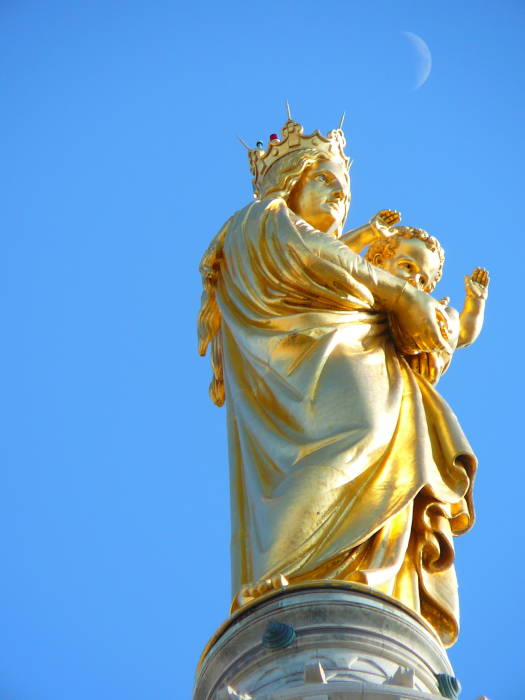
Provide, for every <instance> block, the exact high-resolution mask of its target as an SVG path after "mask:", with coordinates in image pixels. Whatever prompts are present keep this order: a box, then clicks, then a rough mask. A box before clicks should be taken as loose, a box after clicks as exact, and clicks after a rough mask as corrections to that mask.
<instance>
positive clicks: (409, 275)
mask: <svg viewBox="0 0 525 700" xmlns="http://www.w3.org/2000/svg"><path fill="white" fill-rule="evenodd" d="M378 258H380V259H378V260H377V262H376V261H374V263H375V264H376V265H377V267H381V268H382V269H383V270H386V271H387V272H390V273H391V274H392V275H395V276H396V277H400V278H401V279H404V280H407V281H408V282H410V284H412V285H413V286H414V287H415V288H416V289H419V290H420V291H422V292H426V291H428V290H429V289H430V287H431V285H432V283H433V281H434V279H435V277H436V275H437V273H438V271H439V264H440V260H439V255H438V254H437V253H435V252H434V251H432V250H430V249H429V248H427V246H426V245H425V243H424V242H423V241H420V240H419V239H418V238H400V239H399V240H398V242H397V248H396V251H395V253H394V255H393V256H392V257H390V258H384V257H382V256H378Z"/></svg>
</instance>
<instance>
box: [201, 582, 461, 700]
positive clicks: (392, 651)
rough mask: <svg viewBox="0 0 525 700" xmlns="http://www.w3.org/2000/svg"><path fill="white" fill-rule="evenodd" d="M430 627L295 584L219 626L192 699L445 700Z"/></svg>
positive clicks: (444, 665) (365, 599) (337, 589)
mask: <svg viewBox="0 0 525 700" xmlns="http://www.w3.org/2000/svg"><path fill="white" fill-rule="evenodd" d="M458 695H459V686H458V684H457V681H456V680H455V678H454V673H453V671H452V667H451V666H450V663H449V660H448V657H447V654H446V652H445V650H444V648H443V646H442V644H441V642H440V641H439V639H438V638H437V636H436V635H435V633H434V631H433V630H432V628H431V627H430V626H429V625H427V624H426V623H425V622H424V620H422V619H421V618H420V617H419V616H417V615H416V614H415V613H413V612H411V611H410V610H408V609H407V608H405V607H404V606H402V605H401V604H400V603H397V602H396V601H395V600H393V599H392V598H389V597H387V596H382V595H380V594H378V593H376V592H374V591H372V590H371V589H369V588H367V587H366V586H360V585H359V584H344V583H335V584H332V583H320V584H317V585H316V584H308V585H306V584H305V585H295V586H290V587H287V588H283V589H281V590H280V591H278V592H276V593H273V594H269V595H267V596H265V597H264V598H259V599H258V600H257V601H256V602H254V603H252V604H251V605H249V606H247V607H246V608H244V609H243V610H241V611H239V612H238V613H237V614H236V615H234V616H233V617H232V618H231V619H230V620H228V621H227V622H226V623H225V624H224V625H223V627H222V628H221V629H219V631H218V632H217V634H216V635H215V636H214V637H213V638H212V640H211V641H210V642H209V644H208V646H207V648H206V649H205V651H204V653H203V656H202V658H201V662H200V664H199V668H198V671H197V678H196V683H195V691H194V696H193V698H194V700H250V699H253V700H306V699H307V698H308V700H386V699H387V698H388V699H389V700H409V699H416V698H419V699H420V700H425V699H426V700H442V698H443V697H446V698H450V699H451V700H455V698H457V697H458Z"/></svg>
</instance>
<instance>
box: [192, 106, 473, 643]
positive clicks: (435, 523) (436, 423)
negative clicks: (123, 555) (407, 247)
mask: <svg viewBox="0 0 525 700" xmlns="http://www.w3.org/2000/svg"><path fill="white" fill-rule="evenodd" d="M258 145H260V144H258ZM345 145H346V142H345V137H344V134H343V132H342V130H341V129H340V128H339V129H334V130H332V131H330V132H329V133H328V135H327V136H323V135H321V134H320V133H319V132H318V131H316V132H314V133H312V134H310V135H304V133H303V128H302V126H301V125H300V124H298V123H297V122H295V121H293V120H292V118H291V117H290V118H289V120H288V121H287V122H286V124H285V126H284V127H283V129H282V135H281V137H280V138H278V137H277V136H275V135H273V136H272V137H271V140H270V143H269V145H268V147H267V148H266V149H264V148H263V147H262V146H261V147H260V148H255V149H251V150H250V151H249V161H250V167H251V171H252V174H253V185H254V192H255V200H254V201H253V202H252V203H250V204H249V205H248V206H246V207H245V208H244V209H241V210H240V211H238V212H237V213H235V214H234V215H233V216H232V217H231V218H230V219H229V220H228V221H227V222H226V224H225V225H224V227H223V228H222V229H221V231H220V232H219V233H218V235H217V236H216V237H215V238H214V239H213V241H212V242H211V245H210V247H209V248H208V250H207V251H206V253H205V254H204V257H203V259H202V263H201V268H200V269H201V274H202V279H203V285H204V293H203V298H202V308H201V311H200V315H199V349H200V353H201V354H205V353H206V350H207V348H208V347H210V350H211V364H212V370H213V378H212V383H211V386H210V393H211V398H212V400H213V401H214V402H215V403H216V404H217V405H218V406H220V405H222V404H223V403H224V402H225V403H226V408H227V421H228V440H229V461H230V479H231V512H232V548H231V557H232V586H233V605H232V610H237V609H239V608H242V606H244V605H245V604H247V603H248V602H250V601H252V600H254V599H256V598H257V597H258V596H260V595H262V594H264V593H266V592H268V590H270V589H272V588H277V587H280V586H283V585H286V584H289V585H292V584H296V583H301V584H304V583H306V582H319V581H327V580H329V581H334V580H335V581H345V582H356V583H358V584H364V585H366V586H368V587H371V588H372V589H374V590H376V591H378V592H381V593H382V594H386V595H388V596H391V597H393V598H395V599H397V600H399V601H401V602H402V603H403V604H404V605H406V606H408V607H409V608H411V609H412V610H414V611H415V612H416V613H419V614H420V615H421V616H423V617H424V618H426V620H427V621H428V622H429V623H430V624H431V625H432V626H433V627H434V628H435V630H436V632H437V633H438V635H439V636H440V638H441V640H442V641H443V643H444V644H445V645H447V646H449V645H450V644H452V643H453V642H454V641H455V639H456V637H457V634H458V597H457V583H456V576H455V571H454V548H453V541H452V536H453V535H458V534H461V533H463V532H465V531H466V530H467V529H468V528H469V527H470V526H471V524H472V521H473V509H472V503H471V486H472V481H473V476H474V471H475V467H476V460H475V457H474V454H473V453H472V449H471V447H470V445H469V443H468V442H467V440H466V438H465V436H464V434H463V432H462V430H461V427H460V425H459V423H458V420H457V418H456V416H455V415H454V413H453V412H452V410H451V409H450V408H449V406H448V405H447V403H446V402H445V401H444V400H443V399H442V398H441V396H440V395H439V394H438V393H437V391H436V390H435V388H434V386H433V384H432V383H431V382H430V381H428V379H427V378H425V376H423V374H421V373H418V372H416V371H415V370H414V369H413V368H412V366H411V364H410V362H408V361H407V357H409V356H415V355H418V354H419V355H421V354H422V353H428V354H432V353H434V354H439V353H447V352H450V351H451V348H450V346H449V338H448V337H447V333H446V332H445V331H444V328H443V305H442V304H440V302H438V301H437V300H435V299H434V298H433V297H432V296H430V295H429V294H428V293H426V292H424V291H421V290H420V289H417V288H416V287H415V286H414V285H412V284H410V283H407V282H406V280H404V279H400V278H399V277H397V276H394V275H393V274H391V273H390V272H387V271H385V270H383V269H380V268H379V267H377V266H375V265H373V264H371V263H370V262H368V261H367V260H366V259H364V258H363V257H361V256H360V255H358V254H357V253H356V252H354V251H353V250H352V249H351V248H350V247H349V246H348V245H347V244H346V243H345V240H344V237H343V238H342V237H341V234H342V231H343V223H344V221H345V219H346V215H347V212H348V208H349V204H350V179H349V172H348V169H349V160H348V158H347V156H346V155H345V152H344V148H345Z"/></svg>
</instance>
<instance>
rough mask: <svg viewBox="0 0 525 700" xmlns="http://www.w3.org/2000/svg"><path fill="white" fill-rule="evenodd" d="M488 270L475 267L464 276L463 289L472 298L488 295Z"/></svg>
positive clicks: (483, 297) (481, 297)
mask: <svg viewBox="0 0 525 700" xmlns="http://www.w3.org/2000/svg"><path fill="white" fill-rule="evenodd" d="M489 282H490V278H489V272H488V270H485V268H483V267H476V268H475V269H474V272H473V273H472V274H471V275H470V277H469V276H468V275H467V276H466V277H465V291H466V292H467V296H469V297H472V298H473V299H482V300H483V301H485V299H486V298H487V297H488V295H489Z"/></svg>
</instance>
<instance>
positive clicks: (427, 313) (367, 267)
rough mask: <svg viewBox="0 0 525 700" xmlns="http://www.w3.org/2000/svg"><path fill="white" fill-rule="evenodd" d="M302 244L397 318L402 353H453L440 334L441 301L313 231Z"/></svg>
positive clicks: (399, 344) (396, 335) (379, 306)
mask: <svg viewBox="0 0 525 700" xmlns="http://www.w3.org/2000/svg"><path fill="white" fill-rule="evenodd" d="M303 240H304V242H305V243H306V244H307V246H308V247H309V248H310V250H311V252H313V253H315V254H316V255H318V256H319V257H320V258H325V259H331V260H333V261H334V262H336V261H337V263H338V264H339V266H340V267H341V268H343V269H344V270H346V272H347V273H349V274H350V276H351V277H352V278H354V279H356V280H357V281H358V282H360V283H361V285H363V286H364V287H366V289H367V290H368V291H369V292H370V293H371V294H372V296H373V306H374V307H375V308H377V309H380V310H382V311H386V312H388V313H390V314H391V315H392V316H393V317H394V318H395V320H396V324H395V328H394V330H393V332H394V336H395V341H396V344H397V345H398V347H399V348H400V350H401V351H402V352H405V353H407V354H413V353H416V352H419V351H424V352H429V351H432V350H444V351H446V352H448V353H451V348H450V345H449V343H448V342H447V340H446V339H445V338H444V336H443V334H442V332H441V330H440V324H442V323H443V322H445V323H446V321H445V317H444V312H443V307H442V305H441V304H440V303H439V302H438V301H436V300H435V299H433V298H432V297H431V296H429V295H428V294H426V293H425V292H420V291H418V290H417V289H415V288H414V287H412V285H410V284H409V283H408V282H405V280H401V279H399V278H398V277H395V276H394V275H391V274H390V273H389V272H386V271H385V270H381V269H379V268H377V267H375V266H374V265H371V264H370V263H368V262H367V261H366V260H363V258H362V257H361V256H360V255H357V254H356V253H354V252H353V251H352V250H350V249H349V248H348V247H347V246H346V245H344V243H342V242H341V241H340V240H335V239H333V238H330V237H329V236H327V235H326V234H322V233H319V232H317V231H315V230H313V229H311V230H310V231H305V232H304V233H303Z"/></svg>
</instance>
